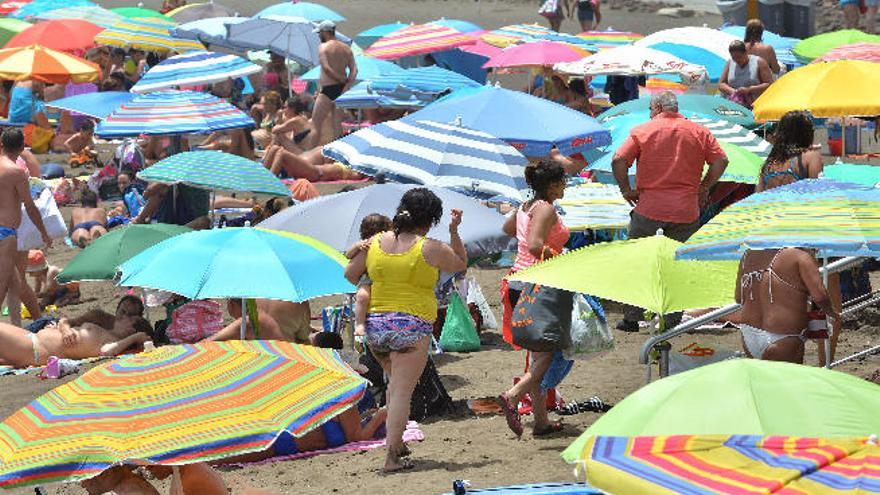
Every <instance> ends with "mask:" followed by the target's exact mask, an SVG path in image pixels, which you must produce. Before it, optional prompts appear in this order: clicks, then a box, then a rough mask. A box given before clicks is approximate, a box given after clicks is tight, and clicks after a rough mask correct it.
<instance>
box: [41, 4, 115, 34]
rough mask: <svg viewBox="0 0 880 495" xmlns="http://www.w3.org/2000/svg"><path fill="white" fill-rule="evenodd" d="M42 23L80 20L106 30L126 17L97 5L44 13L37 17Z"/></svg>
mask: <svg viewBox="0 0 880 495" xmlns="http://www.w3.org/2000/svg"><path fill="white" fill-rule="evenodd" d="M36 18H37V19H39V20H41V21H52V20H59V19H79V20H82V21H88V22H91V23H92V24H95V25H98V26H101V27H102V28H104V29H107V28H109V27H112V26H114V25H116V24H118V23H120V22H122V21H124V20H125V17H122V16H121V15H119V14H117V13H116V12H113V11H111V10H107V9H105V8H104V7H99V6H97V5H95V6H91V5H80V6H77V7H65V8H63V9H54V10H49V11H46V12H43V13H42V14H39V15H37V16H36Z"/></svg>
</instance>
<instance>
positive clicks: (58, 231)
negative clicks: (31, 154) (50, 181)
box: [16, 178, 67, 251]
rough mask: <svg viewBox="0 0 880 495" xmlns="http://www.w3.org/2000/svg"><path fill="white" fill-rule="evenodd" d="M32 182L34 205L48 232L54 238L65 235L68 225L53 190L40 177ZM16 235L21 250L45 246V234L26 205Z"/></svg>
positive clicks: (31, 180) (22, 209) (22, 210)
mask: <svg viewBox="0 0 880 495" xmlns="http://www.w3.org/2000/svg"><path fill="white" fill-rule="evenodd" d="M30 183H31V196H32V197H33V199H34V205H36V207H37V210H39V211H40V217H42V219H43V226H45V227H46V233H48V234H49V237H51V238H52V239H59V238H62V237H65V236H66V235H67V225H66V224H65V223H64V217H63V216H61V210H59V209H58V205H57V204H56V203H55V198H54V197H53V196H52V190H51V189H49V187H47V186H46V185H45V183H43V182H42V181H41V180H39V179H34V178H31V179H30ZM16 237H17V241H18V250H19V251H27V250H29V249H38V248H41V247H43V236H41V235H40V231H39V230H37V226H36V225H34V224H33V222H31V219H30V217H29V216H28V215H27V212H26V211H25V209H24V205H22V207H21V225H20V226H19V227H18V235H17V236H16Z"/></svg>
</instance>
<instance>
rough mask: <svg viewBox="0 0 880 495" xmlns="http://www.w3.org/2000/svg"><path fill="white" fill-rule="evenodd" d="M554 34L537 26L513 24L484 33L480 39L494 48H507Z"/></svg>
mask: <svg viewBox="0 0 880 495" xmlns="http://www.w3.org/2000/svg"><path fill="white" fill-rule="evenodd" d="M554 32H555V31H553V30H552V29H550V28H546V27H544V26H539V25H537V24H512V25H510V26H504V27H501V28H498V29H493V30H492V31H489V32H486V33H483V34H481V35H480V39H482V40H483V41H485V42H486V43H488V44H490V45H492V46H497V47H498V48H507V47H508V46H510V45H516V44H518V43H522V42H524V41H526V40H528V39H532V38H538V39H540V38H542V37H544V36H548V35H551V34H553V33H554Z"/></svg>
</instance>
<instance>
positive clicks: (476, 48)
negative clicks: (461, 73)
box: [457, 39, 504, 59]
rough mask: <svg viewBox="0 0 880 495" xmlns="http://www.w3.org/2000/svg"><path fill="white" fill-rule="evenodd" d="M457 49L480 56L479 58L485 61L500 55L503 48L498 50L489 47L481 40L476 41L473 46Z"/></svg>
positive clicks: (494, 47)
mask: <svg viewBox="0 0 880 495" xmlns="http://www.w3.org/2000/svg"><path fill="white" fill-rule="evenodd" d="M457 49H458V50H461V51H463V52H467V53H473V54H474V55H480V56H481V57H484V58H487V59H489V58H492V57H494V56H495V55H498V54H499V53H501V51H502V50H504V49H503V48H498V47H497V46H495V45H490V44H489V43H486V42H485V41H483V40H482V39H479V40H477V42H476V43H474V44H473V45H465V46H462V47H459V48H457Z"/></svg>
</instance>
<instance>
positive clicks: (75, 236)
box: [70, 189, 107, 248]
mask: <svg viewBox="0 0 880 495" xmlns="http://www.w3.org/2000/svg"><path fill="white" fill-rule="evenodd" d="M81 202H82V207H77V208H74V209H73V211H71V212H70V225H71V227H70V240H71V241H73V243H74V244H76V245H77V246H79V247H81V248H84V247H86V246H88V245H89V244H91V243H92V241H94V240H95V239H97V238H98V237H101V236H102V235H104V234H106V233H107V211H106V210H104V208H99V207H98V195H97V194H95V193H94V192H93V191H92V190H91V189H86V190H85V191H83V193H82V199H81Z"/></svg>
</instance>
